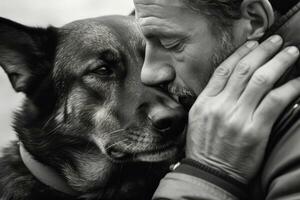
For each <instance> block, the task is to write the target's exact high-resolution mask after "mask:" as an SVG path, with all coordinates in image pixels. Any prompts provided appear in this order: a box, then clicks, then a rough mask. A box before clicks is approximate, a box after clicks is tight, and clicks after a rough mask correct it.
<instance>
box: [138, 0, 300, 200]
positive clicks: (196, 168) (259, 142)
mask: <svg viewBox="0 0 300 200" xmlns="http://www.w3.org/2000/svg"><path fill="white" fill-rule="evenodd" d="M297 2H298V0H296V1H294V0H290V1H285V5H287V6H286V7H282V6H280V5H279V6H278V3H279V1H273V2H271V3H273V5H271V4H270V2H269V1H268V0H134V3H135V7H136V13H137V20H138V23H139V25H140V28H141V31H142V33H143V35H144V36H145V39H146V42H147V48H146V58H145V63H144V66H143V70H142V75H141V76H142V81H143V82H144V83H145V84H147V85H151V86H159V87H161V89H163V90H165V91H166V92H168V93H169V94H170V95H172V96H173V97H174V98H176V99H178V101H179V102H180V103H182V104H183V105H184V106H185V107H186V108H187V109H189V123H188V127H187V145H186V157H187V158H188V159H184V160H183V162H182V163H183V164H181V165H179V167H177V168H176V167H175V171H174V172H172V173H170V174H168V175H167V176H166V177H165V178H164V179H163V180H162V181H161V184H160V186H159V188H158V190H157V191H156V194H155V195H154V199H237V198H240V199H242V198H245V195H250V194H252V196H253V197H252V199H299V198H300V196H299V191H300V189H299V185H300V184H299V181H298V179H299V178H300V161H299V158H300V151H299V150H298V146H299V141H300V120H299V116H296V114H297V113H299V109H298V108H299V107H298V106H299V105H298V104H293V107H292V108H290V109H289V110H288V113H289V115H288V116H285V117H284V118H283V119H284V120H281V123H280V124H279V125H280V126H279V128H282V127H286V129H285V130H284V134H283V137H282V138H281V139H280V137H279V136H280V135H282V131H280V134H277V135H276V137H278V138H279V139H280V140H279V139H278V141H275V142H276V143H275V145H274V142H273V143H272V145H270V143H269V146H268V149H267V150H268V152H267V153H268V154H267V155H266V158H265V159H264V157H263V156H264V151H265V149H266V147H267V141H268V139H269V135H270V132H271V129H272V126H273V125H274V123H275V121H276V119H277V118H278V116H279V115H280V113H281V112H282V111H283V109H284V108H285V107H286V106H287V105H288V104H289V103H290V102H291V101H293V100H294V99H296V98H297V97H298V96H299V95H300V79H299V78H298V79H294V80H291V79H293V78H295V77H296V76H299V74H300V72H299V71H300V70H299V65H300V64H299V62H298V63H297V64H296V65H295V66H294V67H293V68H292V67H291V66H292V65H293V64H295V62H296V61H297V59H298V56H299V51H298V49H297V48H296V47H295V46H290V47H286V46H287V45H288V44H289V45H291V44H294V45H297V44H298V45H299V43H300V42H299V41H300V39H299V32H300V27H299V26H300V24H299V20H300V12H298V10H299V9H300V8H299V7H300V5H299V4H298V6H295V7H294V8H293V9H292V11H290V12H289V13H288V14H286V16H284V17H282V18H281V19H279V17H280V15H282V14H284V13H286V11H287V10H288V9H291V8H292V7H293V6H294V5H296V3H297ZM275 10H276V11H275ZM274 22H275V24H276V25H274V26H275V27H277V28H278V27H280V26H283V27H284V28H280V29H279V32H280V33H281V35H283V36H285V39H287V41H288V43H285V44H284V46H285V47H286V48H285V49H284V50H282V51H281V52H279V53H278V54H277V55H276V56H274V54H275V53H276V52H277V51H279V49H280V48H281V47H282V45H283V43H284V42H283V40H282V38H281V37H280V36H278V35H275V36H272V37H271V38H269V39H268V40H266V41H265V42H263V43H262V44H260V45H258V43H257V42H255V41H257V40H259V39H261V38H262V37H263V36H264V35H265V34H266V32H267V30H268V29H269V28H270V27H271V26H272V25H273V24H274ZM246 41H248V42H247V43H246V44H245V45H242V46H241V47H240V48H238V50H237V51H236V52H235V53H234V54H233V55H231V56H230V57H229V58H227V59H226V60H225V61H224V62H223V63H221V61H222V60H223V59H224V58H226V57H227V56H229V54H230V53H231V52H233V50H234V49H236V48H237V47H238V46H240V45H241V44H242V43H244V42H246ZM268 60H269V61H268ZM220 63H221V64H220ZM219 64H220V65H219ZM218 65H219V66H218ZM215 68H216V70H215V71H214V69H215ZM212 74H213V75H212ZM283 74H285V76H284V77H285V78H284V82H282V80H283V79H281V80H280V81H279V82H278V80H279V78H280V77H281V76H282V75H283ZM211 75H212V78H211V79H210V77H211ZM209 79H210V80H209ZM288 81H289V82H288ZM276 82H277V83H279V84H278V85H277V86H278V87H277V88H276V89H273V90H271V88H272V87H273V85H274V84H275V83H276ZM286 82H287V83H286ZM282 83H285V84H282ZM200 93H201V94H200ZM199 94H200V95H199ZM198 95H199V96H198ZM196 99H197V100H196ZM290 116H296V117H292V119H293V120H294V121H293V122H294V123H292V124H291V123H288V122H291V121H292V120H291V119H290ZM295 119H296V120H295ZM277 132H278V131H277ZM278 135H279V136H278ZM272 137H273V134H272V135H271V138H270V139H271V141H272ZM270 146H271V147H272V148H270ZM263 162H264V165H263V166H264V167H263V170H260V171H261V174H260V175H259V176H258V178H257V180H256V181H254V186H253V187H251V190H252V189H253V191H251V192H249V193H247V191H246V190H247V189H245V188H244V189H242V188H243V187H246V186H249V185H250V181H252V180H253V178H254V177H255V175H256V174H257V171H258V170H259V166H260V165H261V163H263ZM254 188H255V190H254ZM248 189H249V188H248ZM247 197H249V196H247Z"/></svg>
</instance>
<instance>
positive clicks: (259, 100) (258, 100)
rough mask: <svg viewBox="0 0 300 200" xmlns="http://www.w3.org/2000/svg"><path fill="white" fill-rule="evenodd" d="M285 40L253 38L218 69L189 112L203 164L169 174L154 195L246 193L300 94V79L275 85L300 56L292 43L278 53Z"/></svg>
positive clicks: (190, 154) (193, 149) (190, 142)
mask: <svg viewBox="0 0 300 200" xmlns="http://www.w3.org/2000/svg"><path fill="white" fill-rule="evenodd" d="M281 45H282V40H278V38H277V40H274V37H272V38H270V39H268V40H267V41H265V42H263V43H262V44H261V45H259V46H258V47H257V48H256V47H255V46H253V45H249V43H247V44H246V45H244V46H242V47H241V48H239V49H238V50H237V51H236V52H235V53H234V54H233V55H232V56H230V57H229V58H228V59H227V60H225V61H224V62H223V63H222V64H221V65H220V67H219V68H217V70H216V72H215V73H214V75H213V76H212V79H211V80H210V82H209V84H208V86H207V87H206V89H205V90H204V91H203V92H202V93H201V94H200V96H199V97H198V99H197V101H196V103H195V104H194V106H193V107H192V109H191V111H190V115H189V125H188V134H187V144H186V149H187V150H186V156H187V158H190V159H192V160H194V161H195V162H196V163H198V164H199V165H197V164H195V165H193V164H191V165H189V163H187V164H186V165H187V166H188V167H186V168H185V170H182V169H181V171H180V172H179V173H178V171H177V170H175V172H172V173H170V174H168V175H167V176H166V177H165V178H164V179H163V180H162V181H161V184H160V186H159V188H158V189H157V192H156V193H155V195H154V199H157V200H158V199H183V200H184V199H195V200H196V199H212V200H214V199H242V198H243V197H241V195H239V194H241V193H243V192H244V194H246V190H244V188H245V187H246V186H247V185H248V183H249V182H250V180H252V178H253V177H254V176H255V175H256V173H257V171H258V170H259V168H260V166H261V163H262V160H263V157H264V152H265V149H266V146H267V142H268V137H269V134H270V132H271V128H272V126H273V125H274V123H275V121H276V119H277V118H278V116H279V115H280V113H281V112H282V111H283V110H284V108H285V107H286V106H287V105H288V104H289V103H290V102H291V101H292V100H293V99H295V98H296V97H297V96H299V94H300V79H295V80H292V81H290V82H288V83H286V84H285V85H283V86H281V87H279V88H276V89H273V90H271V88H272V86H273V84H274V83H275V82H276V81H277V80H278V79H279V77H280V76H281V75H282V74H283V73H284V72H285V70H287V69H288V67H289V66H291V65H293V64H294V62H295V61H296V60H297V58H298V56H299V51H298V50H297V49H295V48H286V49H284V50H283V51H281V52H279V53H278V54H277V55H275V56H274V57H273V55H274V54H275V53H276V52H277V51H278V50H279V48H280V47H281ZM253 47H254V48H253ZM269 58H272V59H271V60H269V61H268V59H269ZM216 108H217V109H216ZM213 111H214V112H213ZM189 167H190V168H189ZM193 167H194V168H193ZM176 171H177V172H176ZM195 171H196V172H195ZM226 176H227V178H226ZM233 179H234V180H235V181H232V180H233ZM236 183H237V184H236ZM243 186H245V187H243ZM197 188H198V189H197Z"/></svg>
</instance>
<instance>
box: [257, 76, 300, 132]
mask: <svg viewBox="0 0 300 200" xmlns="http://www.w3.org/2000/svg"><path fill="white" fill-rule="evenodd" d="M298 96H300V78H297V79H294V80H292V81H289V82H288V83H286V84H285V85H283V86H281V87H279V88H277V89H275V90H273V91H272V92H270V93H269V94H268V95H267V96H266V97H265V98H264V100H263V101H262V102H261V104H260V105H259V107H258V108H257V109H256V111H255V113H254V117H253V118H254V119H256V122H254V123H259V124H261V125H264V124H269V125H271V126H273V125H274V123H275V121H276V120H277V118H278V117H279V115H280V114H281V113H282V112H283V110H284V109H285V108H286V107H287V106H288V105H289V104H290V103H291V102H292V101H293V100H294V99H296V98H297V97H298ZM261 125H260V126H261ZM266 128H270V127H266Z"/></svg>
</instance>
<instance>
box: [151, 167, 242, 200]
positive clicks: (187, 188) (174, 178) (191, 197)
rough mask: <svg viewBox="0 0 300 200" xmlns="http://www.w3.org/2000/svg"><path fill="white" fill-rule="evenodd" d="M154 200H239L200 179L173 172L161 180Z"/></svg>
mask: <svg viewBox="0 0 300 200" xmlns="http://www.w3.org/2000/svg"><path fill="white" fill-rule="evenodd" d="M152 200H237V198H236V197H235V196H233V195H232V194H230V193H228V192H227V191H225V190H223V189H222V188H219V187H218V186H216V185H214V184H212V183H209V182H207V181H204V180H202V179H200V178H197V177H194V176H190V175H187V174H182V173H176V172H171V173H169V174H167V175H166V176H165V177H164V178H163V179H162V180H161V182H160V184H159V187H158V188H157V190H156V192H155V194H154V196H153V199H152Z"/></svg>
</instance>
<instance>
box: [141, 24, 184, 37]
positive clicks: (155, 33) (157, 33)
mask: <svg viewBox="0 0 300 200" xmlns="http://www.w3.org/2000/svg"><path fill="white" fill-rule="evenodd" d="M142 32H143V34H144V36H145V37H146V38H149V39H150V38H155V37H160V38H161V39H171V38H178V37H182V36H184V35H185V34H184V32H180V31H165V30H163V29H161V27H156V26H153V25H145V26H143V28H142Z"/></svg>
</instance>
